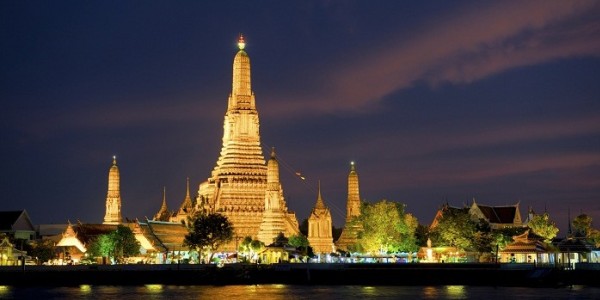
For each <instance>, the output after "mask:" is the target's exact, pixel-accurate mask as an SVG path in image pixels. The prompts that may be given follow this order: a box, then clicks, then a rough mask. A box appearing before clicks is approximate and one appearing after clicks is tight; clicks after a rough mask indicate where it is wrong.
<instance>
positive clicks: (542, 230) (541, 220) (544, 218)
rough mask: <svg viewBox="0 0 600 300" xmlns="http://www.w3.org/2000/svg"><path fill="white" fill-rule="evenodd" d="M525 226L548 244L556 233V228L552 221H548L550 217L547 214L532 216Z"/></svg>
mask: <svg viewBox="0 0 600 300" xmlns="http://www.w3.org/2000/svg"><path fill="white" fill-rule="evenodd" d="M527 226H528V227H529V228H531V230H533V232H534V233H535V234H537V235H539V236H541V237H543V238H544V240H545V241H546V242H549V241H550V240H552V239H553V238H555V237H556V234H557V233H558V227H556V224H555V223H554V221H552V219H550V215H549V214H548V213H543V214H540V215H534V216H533V218H531V220H529V223H527Z"/></svg>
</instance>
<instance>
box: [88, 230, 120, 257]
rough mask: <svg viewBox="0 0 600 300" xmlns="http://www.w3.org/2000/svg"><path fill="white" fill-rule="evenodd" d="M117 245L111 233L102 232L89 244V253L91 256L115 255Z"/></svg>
mask: <svg viewBox="0 0 600 300" xmlns="http://www.w3.org/2000/svg"><path fill="white" fill-rule="evenodd" d="M114 250H115V245H114V241H113V240H112V239H111V237H110V235H109V234H102V235H99V236H98V237H96V238H95V239H94V240H92V242H91V243H90V244H89V246H88V249H87V253H88V255H89V256H91V257H99V256H101V257H109V256H111V254H112V255H114Z"/></svg>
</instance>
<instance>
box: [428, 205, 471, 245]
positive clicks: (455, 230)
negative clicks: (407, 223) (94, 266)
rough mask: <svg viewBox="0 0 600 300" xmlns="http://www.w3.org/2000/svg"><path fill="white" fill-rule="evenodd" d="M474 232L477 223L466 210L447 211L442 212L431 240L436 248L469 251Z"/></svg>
mask: <svg viewBox="0 0 600 300" xmlns="http://www.w3.org/2000/svg"><path fill="white" fill-rule="evenodd" d="M476 231H477V223H475V221H473V220H472V219H471V215H470V214H469V211H468V209H449V210H446V211H444V213H443V215H442V217H441V218H440V220H439V222H438V224H437V226H436V227H435V228H434V229H433V230H432V232H431V240H432V242H433V243H434V244H435V245H438V246H451V247H456V248H458V249H460V250H471V249H473V236H474V235H475V232H476Z"/></svg>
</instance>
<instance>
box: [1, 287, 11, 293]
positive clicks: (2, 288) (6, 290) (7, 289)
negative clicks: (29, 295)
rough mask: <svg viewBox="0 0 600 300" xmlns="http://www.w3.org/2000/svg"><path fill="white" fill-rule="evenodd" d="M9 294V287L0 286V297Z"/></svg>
mask: <svg viewBox="0 0 600 300" xmlns="http://www.w3.org/2000/svg"><path fill="white" fill-rule="evenodd" d="M8 293H10V287H9V286H7V285H0V295H7V294H8Z"/></svg>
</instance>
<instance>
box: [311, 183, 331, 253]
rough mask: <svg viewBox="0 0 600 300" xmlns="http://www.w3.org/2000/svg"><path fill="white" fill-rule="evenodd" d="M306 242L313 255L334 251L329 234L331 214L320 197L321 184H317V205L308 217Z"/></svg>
mask: <svg viewBox="0 0 600 300" xmlns="http://www.w3.org/2000/svg"><path fill="white" fill-rule="evenodd" d="M308 242H309V243H310V246H311V247H312V248H313V252H315V253H331V252H334V251H335V249H334V247H333V235H332V233H331V212H330V211H329V208H327V206H325V203H324V202H323V197H321V182H319V191H318V196H317V203H316V204H315V207H314V208H313V209H312V211H311V213H310V216H309V217H308Z"/></svg>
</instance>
